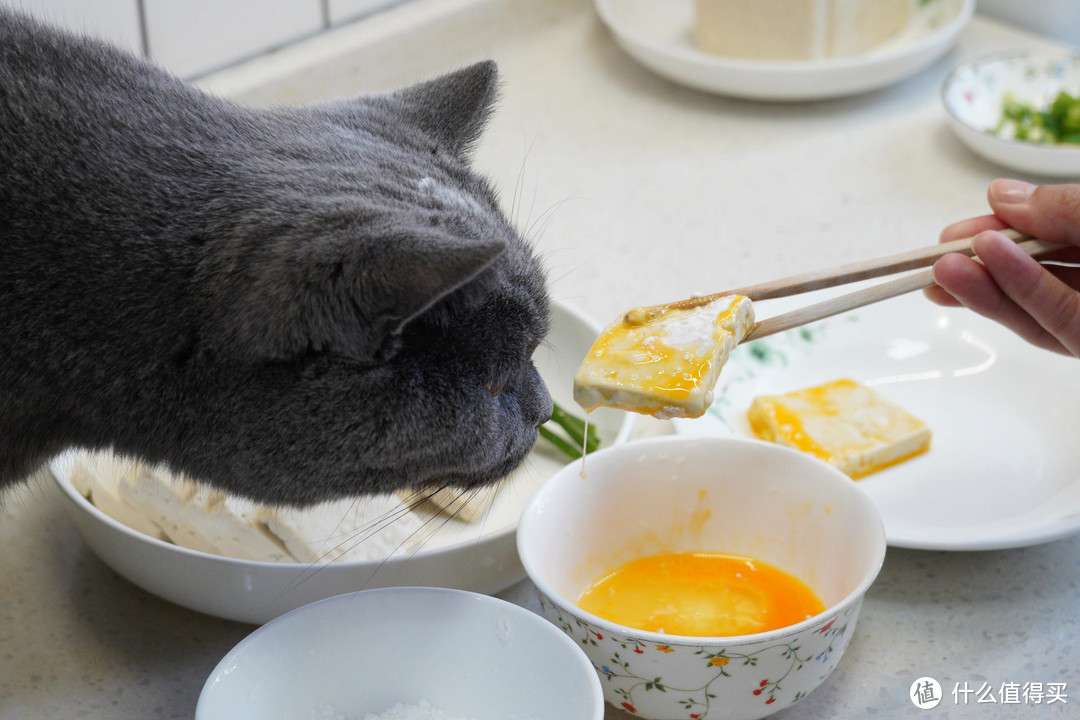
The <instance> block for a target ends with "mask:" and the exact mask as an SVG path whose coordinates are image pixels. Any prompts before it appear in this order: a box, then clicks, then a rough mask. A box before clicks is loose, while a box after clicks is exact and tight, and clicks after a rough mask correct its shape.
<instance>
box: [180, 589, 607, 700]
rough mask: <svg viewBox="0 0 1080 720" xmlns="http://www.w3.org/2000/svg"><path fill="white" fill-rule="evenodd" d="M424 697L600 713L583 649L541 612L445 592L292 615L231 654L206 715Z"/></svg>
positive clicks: (392, 592) (350, 601)
mask: <svg viewBox="0 0 1080 720" xmlns="http://www.w3.org/2000/svg"><path fill="white" fill-rule="evenodd" d="M421 702H426V703H428V704H430V705H431V706H432V708H437V709H439V710H441V711H443V712H444V713H446V714H447V715H449V716H451V717H462V718H469V719H470V720H473V719H475V720H511V719H513V718H519V719H520V720H525V719H526V718H528V719H529V720H571V719H572V720H601V719H602V718H603V716H604V701H603V694H602V693H601V690H600V682H599V680H598V678H597V677H596V673H595V672H594V671H593V669H592V666H591V665H590V664H589V661H588V660H587V659H586V657H585V655H584V654H583V653H582V652H581V650H580V649H578V647H577V646H576V645H575V644H574V642H573V641H571V640H570V639H569V638H567V637H566V636H565V635H564V634H563V633H561V632H560V631H559V630H558V629H557V628H555V627H554V626H552V625H551V624H550V623H549V622H547V621H546V620H544V619H543V618H541V617H540V616H539V615H536V614H535V613H532V612H530V611H528V610H525V609H524V608H521V607H518V606H516V605H512V604H510V603H508V602H505V601H503V600H498V599H496V598H492V597H488V596H486V595H477V594H474V593H469V592H463V591H460V590H448V589H445V588H388V589H382V590H365V591H362V592H357V593H350V594H346V595H339V596H337V597H332V598H329V599H326V600H321V601H319V602H316V603H313V604H311V605H307V606H305V607H302V608H300V609H298V610H294V611H292V612H290V613H288V614H287V615H284V616H282V617H280V618H278V619H277V620H274V621H273V622H271V623H268V624H266V625H264V626H263V627H261V628H259V629H258V630H256V631H255V632H253V633H252V634H251V635H249V636H248V637H247V638H245V639H244V640H242V641H241V642H240V643H239V644H238V645H237V646H236V647H235V648H233V650H232V651H230V652H229V653H228V654H227V655H226V656H225V657H224V658H223V659H222V660H221V662H220V663H218V666H217V668H215V670H214V672H213V673H212V674H211V675H210V677H209V679H208V680H207V681H206V684H205V686H204V687H203V690H202V694H201V695H200V696H199V702H198V706H197V707H196V709H195V718H196V720H245V719H246V718H251V720H265V718H348V719H349V720H360V718H362V717H363V715H364V714H365V713H373V714H378V713H382V712H384V711H385V710H386V709H388V708H390V707H393V706H394V705H396V704H398V703H402V704H405V705H419V704H420V703H421Z"/></svg>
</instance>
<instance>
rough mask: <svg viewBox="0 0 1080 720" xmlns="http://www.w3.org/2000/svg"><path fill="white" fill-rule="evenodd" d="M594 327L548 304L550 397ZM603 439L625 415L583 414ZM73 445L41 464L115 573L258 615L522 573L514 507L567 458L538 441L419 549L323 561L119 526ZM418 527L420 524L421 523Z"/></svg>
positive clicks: (544, 369) (543, 364) (222, 611)
mask: <svg viewBox="0 0 1080 720" xmlns="http://www.w3.org/2000/svg"><path fill="white" fill-rule="evenodd" d="M599 330H600V327H599V325H598V324H596V323H595V322H594V321H593V320H591V319H589V318H586V317H585V316H584V315H583V314H581V313H580V312H578V311H576V310H574V309H573V308H571V307H569V306H566V305H560V304H555V305H553V307H552V324H551V331H550V332H549V334H548V337H547V340H546V342H544V343H542V344H541V346H540V348H538V350H537V352H536V355H535V356H534V359H535V362H536V366H537V368H538V369H539V371H540V374H541V375H542V376H543V377H544V380H545V381H546V382H547V384H548V387H549V388H550V390H551V394H552V397H553V398H554V399H555V401H556V402H558V403H560V404H562V405H564V406H565V407H566V408H568V409H570V408H574V407H575V406H574V404H573V398H572V394H573V387H572V385H573V375H574V372H575V371H576V370H577V366H578V364H579V363H580V362H581V359H582V358H583V357H584V356H585V353H586V352H588V350H589V348H590V347H591V346H592V342H593V340H595V338H596V335H597V334H598V333H599ZM589 420H590V427H591V428H595V431H596V432H597V434H598V435H599V436H600V437H601V438H602V440H603V442H604V444H605V445H609V444H614V443H619V442H623V441H624V440H626V439H627V438H628V437H629V434H630V430H631V425H632V416H631V415H630V414H629V413H623V412H619V411H615V410H604V409H601V410H597V411H595V412H593V413H591V414H590V415H589ZM77 456H78V453H77V452H75V451H73V452H68V453H65V454H63V455H60V456H57V457H56V458H54V459H53V461H52V462H51V464H50V469H51V470H52V474H53V476H54V477H55V479H56V482H57V484H58V485H59V487H60V489H61V491H62V493H61V497H62V498H63V500H64V508H65V510H66V511H67V513H68V515H69V516H70V517H71V519H72V521H73V522H74V523H75V525H76V527H77V528H78V530H79V532H80V533H81V534H82V536H83V538H84V539H85V540H86V542H87V544H88V545H89V546H90V548H91V549H92V550H93V551H94V552H95V553H96V554H97V555H98V556H99V557H100V558H101V559H102V560H104V561H105V563H106V564H108V565H109V566H110V567H112V568H113V569H114V570H116V572H118V573H119V574H120V575H122V576H124V577H126V578H127V579H128V580H130V581H132V582H134V583H135V584H136V585H139V586H140V587H142V588H144V589H146V590H148V591H150V592H152V593H154V594H156V595H159V596H161V597H163V598H165V599H166V600H170V601H172V602H175V603H177V604H178V605H182V606H184V607H188V608H191V609H193V610H197V611H199V612H204V613H208V614H210V615H216V616H219V617H223V618H227V619H229V620H237V621H240V622H249V623H264V622H267V621H268V620H270V619H272V618H275V617H277V616H279V615H281V614H282V613H284V612H286V611H289V610H292V609H294V608H297V607H300V606H301V605H305V604H307V603H309V602H312V601H315V600H320V599H322V598H326V597H330V596H332V595H338V594H341V593H345V592H350V591H354V590H361V589H367V588H378V587H390V586H401V585H422V586H440V587H446V588H455V589H460V590H471V591H474V592H480V593H496V592H498V591H500V590H503V589H505V588H507V587H509V586H510V585H513V584H514V583H516V582H518V581H520V580H522V579H524V577H525V571H524V569H523V568H522V566H521V561H520V560H519V559H518V556H517V549H516V547H515V541H514V535H515V531H516V529H517V523H518V520H519V518H520V517H521V512H522V510H523V509H524V507H525V504H526V503H527V502H528V500H529V498H531V497H532V494H533V492H535V491H536V489H537V488H539V487H540V486H541V485H542V484H543V483H544V482H545V481H546V480H547V479H548V478H549V477H550V476H551V475H553V474H554V473H555V472H556V471H557V470H558V469H559V468H561V467H563V466H564V465H565V464H566V460H565V457H564V456H560V455H558V454H557V453H555V452H554V451H552V450H551V449H550V447H548V446H547V445H546V444H545V443H540V444H538V445H537V447H536V448H535V449H534V450H533V452H532V453H531V454H530V455H529V456H528V457H527V458H526V459H525V462H524V463H523V464H522V466H521V467H520V468H518V469H517V470H516V471H514V472H513V473H512V474H511V475H510V476H508V477H507V478H506V480H504V481H503V485H502V486H501V487H500V489H499V491H498V493H497V494H496V496H495V500H494V502H493V504H492V506H491V508H490V510H489V511H488V512H487V513H486V514H485V515H484V516H483V517H482V518H480V519H478V520H477V521H476V522H474V523H465V522H461V521H457V520H444V519H436V520H435V521H434V522H432V523H430V525H429V527H431V528H432V531H431V533H430V535H428V536H427V537H426V539H425V540H424V541H423V542H422V544H421V545H420V547H419V549H418V550H415V551H411V552H410V554H407V555H404V556H397V555H395V556H392V557H390V558H388V559H384V560H372V561H367V562H334V563H330V564H326V565H307V564H302V563H269V562H254V561H248V560H238V559H234V558H228V557H222V556H220V555H212V554H209V553H203V552H199V551H196V550H190V549H188V548H183V547H180V546H177V545H173V544H171V543H168V542H164V541H161V540H157V539H155V538H152V537H150V536H148V535H144V534H142V533H139V532H137V531H135V530H132V529H130V528H128V527H127V526H125V525H122V524H120V523H119V522H117V521H116V520H114V519H112V518H111V517H109V516H108V515H106V514H105V513H103V512H101V511H100V510H98V509H97V508H96V507H94V506H93V505H92V504H91V503H90V502H89V501H88V500H87V499H86V498H84V497H83V496H82V495H81V494H80V493H79V492H78V491H77V490H76V489H75V488H74V487H73V486H72V484H71V481H70V471H71V468H72V467H73V465H74V462H75V460H76V458H77ZM425 531H426V530H425Z"/></svg>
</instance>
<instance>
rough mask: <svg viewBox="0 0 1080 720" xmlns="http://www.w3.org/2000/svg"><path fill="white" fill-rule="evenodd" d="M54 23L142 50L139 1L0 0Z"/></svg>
mask: <svg viewBox="0 0 1080 720" xmlns="http://www.w3.org/2000/svg"><path fill="white" fill-rule="evenodd" d="M0 2H2V3H3V4H4V5H9V6H11V7H15V8H20V9H22V10H25V11H26V12H29V13H31V14H33V15H35V16H37V17H40V18H42V19H43V20H46V21H47V22H50V23H52V24H54V25H58V26H60V27H64V28H67V29H69V30H74V31H76V32H81V33H88V34H91V35H95V36H97V37H101V38H104V39H106V40H108V41H110V42H112V43H115V44H117V45H121V46H123V47H126V48H127V49H129V50H132V51H134V52H137V53H140V54H141V53H142V52H143V41H142V23H141V22H140V20H139V0H89V1H88V0H0Z"/></svg>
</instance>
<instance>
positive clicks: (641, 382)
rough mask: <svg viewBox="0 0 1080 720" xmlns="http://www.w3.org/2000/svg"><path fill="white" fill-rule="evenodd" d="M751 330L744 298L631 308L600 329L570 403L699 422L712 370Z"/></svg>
mask: <svg viewBox="0 0 1080 720" xmlns="http://www.w3.org/2000/svg"><path fill="white" fill-rule="evenodd" d="M753 326H754V310H753V307H752V305H751V303H750V300H749V299H748V298H745V297H743V296H741V295H728V296H725V297H721V298H718V299H716V300H714V301H712V302H710V303H708V304H707V305H703V306H701V307H696V308H690V309H681V308H675V307H670V308H666V309H662V310H658V311H657V310H654V309H651V308H650V309H644V308H637V309H635V310H631V311H630V312H628V313H626V315H624V316H623V317H621V318H619V319H618V320H616V321H615V322H613V323H612V324H611V325H609V326H608V327H606V328H605V329H604V331H603V332H602V333H601V334H600V337H598V338H597V339H596V342H595V343H593V346H592V348H591V349H590V350H589V353H588V354H587V355H586V356H585V359H584V360H583V361H582V363H581V366H580V367H579V368H578V371H577V374H576V375H575V376H574V400H576V401H577V403H578V404H579V405H580V406H581V407H582V408H583V409H584V410H585V411H586V412H588V411H590V410H593V409H595V408H597V407H600V406H608V407H615V408H620V409H622V410H630V411H632V412H637V413H642V414H645V415H652V416H653V417H657V418H672V417H691V418H692V417H700V416H701V415H703V414H704V413H705V410H706V409H707V408H708V407H709V406H710V405H711V404H712V401H713V388H714V387H715V386H716V381H717V379H718V378H719V376H720V370H721V368H723V366H724V363H726V362H727V359H728V356H729V355H730V354H731V351H732V350H733V349H734V348H735V346H736V345H737V344H738V343H739V341H740V340H742V339H743V338H744V337H745V336H746V335H747V334H748V333H749V332H750V330H751V329H752V328H753Z"/></svg>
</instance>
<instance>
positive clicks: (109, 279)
mask: <svg viewBox="0 0 1080 720" xmlns="http://www.w3.org/2000/svg"><path fill="white" fill-rule="evenodd" d="M495 93H496V68H495V65H494V63H491V62H484V63H480V64H477V65H473V66H471V67H468V68H465V69H463V70H460V71H458V72H454V73H451V74H449V75H446V76H444V77H441V78H438V79H435V80H431V81H428V82H425V83H422V84H419V85H415V86H412V87H408V88H405V89H403V90H400V91H398V92H395V93H391V94H386V95H377V96H370V97H360V98H356V99H351V100H342V101H338V102H330V103H327V104H322V105H316V106H310V107H304V108H290V107H281V108H273V109H255V108H246V107H239V106H237V105H235V104H230V103H229V102H225V101H223V100H220V99H217V98H214V97H211V96H209V95H207V94H205V93H203V92H201V91H199V90H197V89H194V88H192V87H191V86H189V85H187V84H185V83H183V82H181V81H179V80H178V79H176V78H174V77H172V76H170V75H168V74H167V73H165V72H163V71H161V70H160V69H157V68H155V67H154V66H152V65H150V64H148V63H145V62H142V61H140V60H137V59H135V58H133V57H130V56H128V55H126V54H124V53H122V52H120V51H118V50H116V49H114V48H111V47H108V46H106V45H104V44H101V43H98V42H96V41H91V40H88V39H85V38H80V37H76V36H73V35H68V34H63V33H58V32H56V31H53V30H50V29H48V28H47V27H45V26H44V25H42V24H40V23H38V22H36V21H33V20H30V19H28V18H26V17H24V16H22V15H19V14H16V13H13V12H11V11H6V10H0V486H3V485H5V484H11V483H12V482H14V481H16V480H18V479H19V478H22V477H24V476H25V475H26V474H27V473H29V472H30V471H31V470H33V469H34V468H35V467H37V466H39V465H40V464H41V463H42V462H44V461H45V460H47V459H48V458H49V457H50V456H52V455H53V454H55V453H57V452H58V451H61V450H63V449H65V448H67V447H69V446H82V447H87V448H94V449H99V448H113V449H114V450H115V451H116V452H119V453H121V454H125V455H131V456H136V457H140V458H143V459H145V460H148V461H152V462H164V463H166V464H168V465H169V466H170V467H172V468H173V469H174V470H176V471H178V472H183V473H186V474H189V475H192V476H194V477H198V478H200V479H202V480H204V481H206V482H208V483H210V484H212V485H214V486H216V487H218V488H221V489H224V490H227V491H231V492H234V493H238V494H241V495H244V496H247V497H250V498H252V499H255V500H259V501H263V502H271V503H289V504H304V503H310V502H315V501H319V500H325V499H329V498H334V497H341V496H350V495H358V494H364V493H371V492H387V491H391V490H395V489H398V488H402V487H426V488H438V487H443V486H454V487H460V488H470V487H475V486H478V485H481V484H486V483H489V482H492V481H494V480H496V479H497V478H499V477H501V476H503V475H505V474H506V473H507V472H509V471H510V470H511V469H513V468H514V467H515V466H516V465H518V464H519V463H520V462H521V460H522V459H523V458H524V457H525V455H526V454H527V453H528V451H529V449H530V448H531V446H532V445H533V443H534V441H535V439H536V427H537V426H538V425H539V424H540V423H542V422H543V421H544V420H546V419H547V417H548V416H549V415H550V412H551V399H550V397H549V396H548V393H547V390H546V388H545V387H544V384H543V382H542V381H541V379H540V377H539V375H538V374H537V372H536V369H535V368H534V367H533V365H532V363H531V361H530V356H531V355H532V352H533V350H534V349H535V348H536V346H537V345H538V343H539V342H541V340H542V338H543V337H544V335H545V333H546V330H547V322H548V296H547V294H546V291H545V282H544V275H543V272H542V270H541V268H540V266H539V264H538V262H537V260H536V259H535V257H534V255H533V253H532V252H531V250H530V248H529V247H528V246H527V244H526V243H525V242H523V240H522V239H521V238H520V237H519V235H518V233H517V232H516V231H515V230H514V228H513V227H512V226H511V224H510V223H509V222H508V221H507V219H506V218H505V217H504V215H503V214H502V213H501V212H500V210H499V205H498V202H497V199H496V196H495V193H494V192H493V190H492V189H491V187H490V186H489V185H488V184H487V183H486V182H485V181H484V180H483V179H481V178H480V177H478V176H477V175H476V174H474V173H473V172H471V171H470V170H469V169H468V167H467V161H468V156H469V150H470V147H471V146H472V145H473V143H474V142H475V141H476V139H477V137H478V135H479V133H480V132H481V129H482V126H483V124H484V121H485V119H486V117H487V115H488V113H489V109H490V107H491V104H492V101H493V98H494V95H495Z"/></svg>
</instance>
